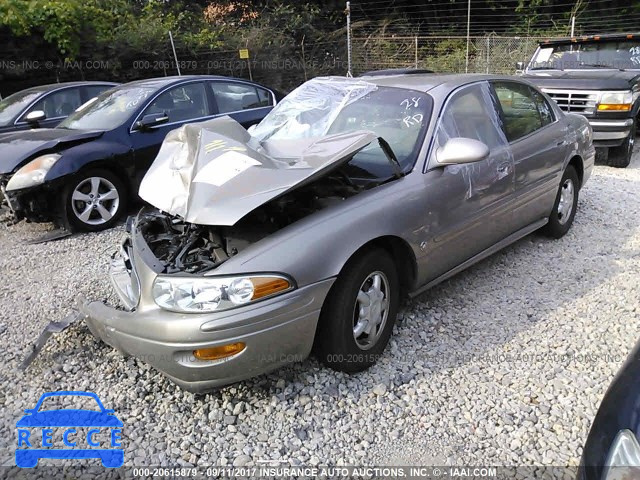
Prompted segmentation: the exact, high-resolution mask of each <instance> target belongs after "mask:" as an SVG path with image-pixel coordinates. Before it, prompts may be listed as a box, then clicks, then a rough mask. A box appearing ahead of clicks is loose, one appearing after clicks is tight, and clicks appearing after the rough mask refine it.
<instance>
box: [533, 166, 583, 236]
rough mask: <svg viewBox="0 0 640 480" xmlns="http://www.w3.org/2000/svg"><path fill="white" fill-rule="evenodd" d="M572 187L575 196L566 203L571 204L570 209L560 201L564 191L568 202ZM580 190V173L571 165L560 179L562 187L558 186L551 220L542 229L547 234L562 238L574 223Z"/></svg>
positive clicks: (565, 199)
mask: <svg viewBox="0 0 640 480" xmlns="http://www.w3.org/2000/svg"><path fill="white" fill-rule="evenodd" d="M569 188H571V189H572V190H573V197H572V198H571V201H570V202H569V203H567V204H565V205H570V210H567V209H566V207H565V208H559V207H560V201H561V199H563V192H564V199H563V200H564V201H565V202H566V201H567V199H568V190H567V189H569ZM579 190H580V180H579V179H578V174H577V172H576V169H575V168H573V166H572V165H569V166H568V167H567V169H566V170H565V171H564V175H562V180H561V181H560V187H559V188H558V193H557V194H556V201H555V202H554V204H553V210H552V211H551V215H549V222H548V223H547V224H546V225H545V226H544V227H543V229H542V231H543V233H544V234H545V235H547V236H549V237H552V238H560V237H563V236H564V235H565V233H567V232H568V231H569V229H570V228H571V225H572V224H573V219H574V218H575V216H576V208H577V206H578V192H579Z"/></svg>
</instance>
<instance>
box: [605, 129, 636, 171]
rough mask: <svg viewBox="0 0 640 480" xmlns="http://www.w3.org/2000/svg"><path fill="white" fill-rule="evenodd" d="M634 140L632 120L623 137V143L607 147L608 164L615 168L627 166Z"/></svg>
mask: <svg viewBox="0 0 640 480" xmlns="http://www.w3.org/2000/svg"><path fill="white" fill-rule="evenodd" d="M635 141H636V122H633V125H632V126H631V131H630V132H629V136H628V137H627V138H625V140H624V143H623V144H622V145H620V146H619V147H611V148H609V160H608V163H609V166H611V167H617V168H625V167H628V166H629V164H630V163H631V155H632V154H633V145H634V143H635Z"/></svg>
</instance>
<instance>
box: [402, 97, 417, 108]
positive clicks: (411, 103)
mask: <svg viewBox="0 0 640 480" xmlns="http://www.w3.org/2000/svg"><path fill="white" fill-rule="evenodd" d="M419 103H420V97H413V98H411V99H408V98H405V99H404V100H403V101H401V102H400V105H404V109H405V110H409V109H410V108H411V107H417V106H418V104H419Z"/></svg>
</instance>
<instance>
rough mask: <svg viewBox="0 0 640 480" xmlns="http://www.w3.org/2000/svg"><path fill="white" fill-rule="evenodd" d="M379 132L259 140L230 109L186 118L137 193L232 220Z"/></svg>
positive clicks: (173, 210)
mask: <svg viewBox="0 0 640 480" xmlns="http://www.w3.org/2000/svg"><path fill="white" fill-rule="evenodd" d="M377 138H378V137H377V136H376V135H375V134H374V133H373V132H370V131H364V130H362V131H355V132H348V133H341V134H336V135H328V136H325V137H323V138H321V139H303V140H266V141H264V142H262V143H258V142H257V141H256V140H255V139H253V138H252V137H251V135H250V134H249V132H247V130H246V129H245V128H244V127H243V126H242V125H240V124H239V123H238V122H236V121H235V120H233V119H232V118H230V117H228V116H225V117H221V118H216V119H214V120H210V121H208V122H202V123H197V124H188V125H184V126H182V127H180V128H178V129H176V130H173V131H171V132H170V133H169V134H168V135H167V137H166V138H165V140H164V142H163V144H162V147H161V149H160V152H159V153H158V156H157V157H156V160H155V161H154V163H153V165H152V166H151V168H150V169H149V171H148V172H147V174H146V175H145V177H144V179H143V180H142V183H141V184H140V191H139V194H140V197H141V198H142V199H143V200H145V201H146V202H148V203H150V204H151V205H153V206H154V207H156V208H159V209H160V210H162V211H164V212H167V213H169V214H171V215H177V216H180V217H182V218H183V219H184V220H186V221H187V222H190V223H196V224H201V225H221V226H222V225H226V226H231V225H234V224H235V223H236V222H237V221H238V220H240V219H241V218H242V217H244V216H245V215H246V214H248V213H249V212H251V211H252V210H254V209H256V208H257V207H259V206H260V205H263V204H264V203H266V202H268V201H269V200H272V199H274V198H276V197H278V196H280V195H283V194H284V193H286V192H288V191H290V190H292V189H294V188H297V187H300V186H302V185H304V184H307V183H309V182H311V181H313V180H315V179H317V178H318V177H320V176H322V175H323V174H325V173H327V172H328V171H329V170H332V169H333V168H336V167H338V166H340V165H341V164H343V163H345V162H347V161H349V160H350V159H351V157H352V156H353V155H354V154H355V153H357V152H358V151H360V150H362V149H363V148H364V147H366V146H367V145H369V144H370V143H371V142H373V141H374V140H376V139H377Z"/></svg>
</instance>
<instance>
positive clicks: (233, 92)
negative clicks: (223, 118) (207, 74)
mask: <svg viewBox="0 0 640 480" xmlns="http://www.w3.org/2000/svg"><path fill="white" fill-rule="evenodd" d="M208 86H209V88H210V89H211V91H212V92H213V96H214V99H215V103H216V107H217V111H218V114H222V115H229V116H230V117H231V118H233V119H234V120H235V121H237V122H238V123H240V124H241V125H242V126H243V127H245V128H249V127H250V126H252V125H255V124H257V123H260V121H261V120H262V119H263V118H264V117H265V116H266V115H267V113H269V112H270V111H271V109H272V108H273V106H274V105H275V98H274V95H273V93H272V92H271V91H269V90H267V89H266V88H262V87H259V86H257V85H254V84H251V83H243V82H233V81H228V80H215V81H211V82H208Z"/></svg>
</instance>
